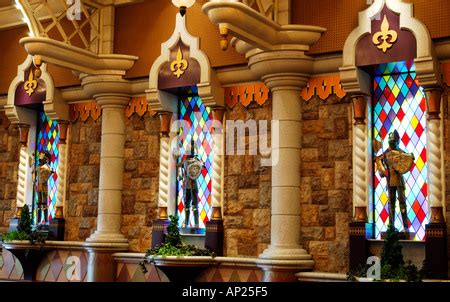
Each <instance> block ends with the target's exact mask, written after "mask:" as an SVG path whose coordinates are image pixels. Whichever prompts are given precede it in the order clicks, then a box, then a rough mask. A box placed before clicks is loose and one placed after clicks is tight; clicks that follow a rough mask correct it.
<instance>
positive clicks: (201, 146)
mask: <svg viewBox="0 0 450 302" xmlns="http://www.w3.org/2000/svg"><path fill="white" fill-rule="evenodd" d="M190 92H191V94H190V95H189V96H186V97H182V98H181V100H180V102H179V119H180V120H184V121H186V122H187V123H188V124H189V126H190V127H189V132H188V133H182V135H181V137H182V146H181V148H180V149H181V150H180V151H181V155H180V157H179V160H178V163H180V162H182V161H183V160H185V159H186V157H187V156H188V154H187V151H186V150H190V141H191V137H193V138H194V141H195V148H196V154H197V155H198V157H199V158H200V160H201V161H202V162H203V163H204V166H205V168H204V169H203V170H202V174H201V175H200V177H199V178H198V179H197V185H198V213H199V215H200V217H199V228H200V229H203V230H204V229H205V224H206V222H207V221H209V219H210V217H211V211H212V207H211V189H212V162H213V158H212V157H213V156H212V155H213V152H212V144H213V139H212V133H211V131H210V129H209V128H208V125H210V121H212V113H211V110H210V108H209V107H207V106H205V105H204V104H203V102H202V100H201V98H200V97H199V96H198V95H196V87H194V88H193V89H192V90H191V91H190ZM184 209H185V206H184V192H183V181H182V180H178V182H177V215H178V217H179V219H178V222H179V226H180V227H181V226H182V225H183V223H184V222H185V221H184V220H185V215H184V213H185V212H184ZM194 225H195V222H194V216H193V213H192V211H191V215H190V221H189V223H187V224H186V227H188V226H189V227H193V226H194Z"/></svg>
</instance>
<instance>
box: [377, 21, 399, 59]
mask: <svg viewBox="0 0 450 302" xmlns="http://www.w3.org/2000/svg"><path fill="white" fill-rule="evenodd" d="M397 38H398V34H397V32H396V31H395V30H392V29H389V21H388V19H387V18H386V15H384V18H383V22H382V23H381V29H380V31H379V32H376V33H375V34H374V35H373V38H372V42H373V44H375V45H376V46H377V48H378V49H380V50H382V51H383V52H386V51H387V50H388V49H389V48H391V47H392V45H394V43H395V42H396V41H397Z"/></svg>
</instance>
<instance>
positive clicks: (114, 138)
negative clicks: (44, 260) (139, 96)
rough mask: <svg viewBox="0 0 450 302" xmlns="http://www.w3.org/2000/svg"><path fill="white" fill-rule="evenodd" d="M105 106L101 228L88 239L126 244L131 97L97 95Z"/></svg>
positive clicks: (102, 142) (100, 210)
mask: <svg viewBox="0 0 450 302" xmlns="http://www.w3.org/2000/svg"><path fill="white" fill-rule="evenodd" d="M94 97H95V99H96V101H97V103H98V104H99V105H100V107H101V108H102V141H101V154H100V181H99V197H98V216H97V230H96V231H95V233H94V234H92V235H91V237H89V238H88V239H86V241H89V242H113V243H126V242H127V239H126V238H125V237H124V236H123V235H122V234H121V232H120V227H121V215H122V188H123V171H124V150H125V114H124V109H125V106H126V105H128V102H129V100H130V97H129V96H128V95H120V94H100V95H95V96H94Z"/></svg>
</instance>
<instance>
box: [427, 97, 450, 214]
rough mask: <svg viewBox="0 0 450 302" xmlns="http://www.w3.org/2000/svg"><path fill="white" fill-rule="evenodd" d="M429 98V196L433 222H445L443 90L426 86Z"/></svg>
mask: <svg viewBox="0 0 450 302" xmlns="http://www.w3.org/2000/svg"><path fill="white" fill-rule="evenodd" d="M425 95H426V98H427V113H428V116H427V162H428V198H429V202H430V207H431V221H430V222H431V223H439V222H444V214H443V199H444V195H445V192H444V186H443V181H444V179H445V178H444V174H443V145H442V141H443V140H442V135H443V130H442V129H443V125H442V119H441V117H440V113H441V97H442V90H441V89H440V88H426V89H425Z"/></svg>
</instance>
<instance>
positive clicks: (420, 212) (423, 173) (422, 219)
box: [372, 61, 429, 240]
mask: <svg viewBox="0 0 450 302" xmlns="http://www.w3.org/2000/svg"><path fill="white" fill-rule="evenodd" d="M373 85H374V96H373V103H372V106H373V124H372V125H373V128H372V129H373V133H372V134H373V138H374V139H376V140H378V141H382V142H383V148H382V150H387V148H388V140H387V136H388V134H389V133H390V132H392V131H394V130H397V131H398V133H399V135H400V146H399V147H400V148H401V149H402V150H404V151H405V152H407V153H413V154H414V156H415V161H414V164H413V166H412V168H411V170H410V172H408V173H406V174H404V175H403V177H404V180H405V196H406V206H407V216H408V225H409V231H410V232H411V233H412V234H415V236H414V240H424V239H425V225H426V224H427V223H428V221H429V217H428V216H429V215H428V202H427V156H426V154H427V152H426V114H425V113H426V99H425V94H424V91H423V89H422V88H421V87H420V85H419V82H418V79H417V76H416V72H415V67H414V63H413V62H412V61H407V62H397V63H388V64H381V65H378V66H377V68H376V71H375V77H374V83H373ZM382 152H383V151H379V153H378V155H379V154H381V153H382ZM373 186H374V223H375V238H376V239H381V232H385V231H386V229H387V225H388V223H389V202H388V199H389V198H388V191H387V181H386V178H382V177H380V175H379V174H378V173H375V175H374V183H373ZM395 227H396V228H397V229H398V230H401V229H403V226H402V220H401V214H400V209H399V205H398V201H397V203H396V217H395Z"/></svg>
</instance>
